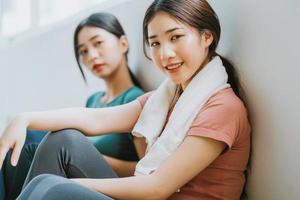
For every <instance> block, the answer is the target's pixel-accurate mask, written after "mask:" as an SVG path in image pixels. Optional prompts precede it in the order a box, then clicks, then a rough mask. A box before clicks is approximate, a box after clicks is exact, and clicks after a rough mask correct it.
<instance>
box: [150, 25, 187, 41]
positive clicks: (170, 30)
mask: <svg viewBox="0 0 300 200" xmlns="http://www.w3.org/2000/svg"><path fill="white" fill-rule="evenodd" d="M178 29H183V28H178V27H176V28H171V29H169V30H166V31H165V34H169V33H171V32H173V31H176V30H178ZM156 37H157V35H151V36H149V37H148V40H150V39H154V38H156Z"/></svg>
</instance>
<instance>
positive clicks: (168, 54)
mask: <svg viewBox="0 0 300 200" xmlns="http://www.w3.org/2000/svg"><path fill="white" fill-rule="evenodd" d="M175 56H176V53H175V51H174V49H173V47H172V46H171V45H167V44H166V45H162V47H161V49H160V59H161V61H162V64H163V65H167V64H168V62H169V59H170V58H174V57H175Z"/></svg>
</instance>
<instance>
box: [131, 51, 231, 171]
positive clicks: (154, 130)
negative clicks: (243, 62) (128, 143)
mask: <svg viewBox="0 0 300 200" xmlns="http://www.w3.org/2000/svg"><path fill="white" fill-rule="evenodd" d="M227 80H228V76H227V73H226V70H225V68H224V66H223V64H222V61H221V59H220V58H219V57H218V56H216V57H214V58H213V59H212V60H211V61H210V62H209V63H208V64H207V65H206V66H205V67H204V68H203V69H201V71H200V72H199V73H198V74H197V75H196V76H195V77H194V78H193V80H192V81H191V82H190V83H189V84H188V86H187V88H185V90H184V92H183V93H182V94H181V96H180V98H179V99H178V101H177V103H176V104H175V106H174V109H173V111H172V113H171V115H170V117H169V121H168V123H167V124H166V126H165V128H164V130H163V127H164V124H165V121H166V120H167V119H166V118H167V115H168V110H169V107H170V104H171V101H172V99H173V97H174V95H175V91H176V85H175V84H174V83H173V82H172V81H170V80H168V79H167V80H166V81H164V82H163V83H162V84H161V85H160V86H159V88H158V89H157V90H156V91H155V92H154V93H153V94H152V95H151V97H150V98H149V99H148V101H147V102H146V104H145V105H144V108H143V110H142V112H141V114H140V117H139V119H138V121H137V123H136V125H135V127H134V128H133V131H132V134H133V135H135V136H138V137H145V138H146V141H147V150H146V151H147V153H146V155H145V156H144V158H143V159H141V160H140V161H139V162H138V164H137V166H136V170H135V175H138V174H144V175H146V174H150V173H152V172H153V171H155V170H156V169H157V168H158V167H159V166H160V165H161V164H162V162H163V161H165V160H166V159H167V158H168V157H169V156H170V155H171V154H172V153H173V152H174V151H175V150H176V149H177V148H178V146H179V145H180V144H181V143H182V141H183V140H184V138H185V136H186V134H187V131H188V130H189V128H190V126H191V124H192V122H193V120H194V118H195V117H196V115H197V113H198V112H199V110H200V109H201V108H202V106H203V104H204V103H205V102H206V101H207V99H208V98H209V97H211V96H212V95H213V94H214V93H216V92H218V91H219V90H221V89H224V88H227V87H230V85H229V84H227Z"/></svg>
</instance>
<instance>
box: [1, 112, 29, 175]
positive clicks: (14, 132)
mask: <svg viewBox="0 0 300 200" xmlns="http://www.w3.org/2000/svg"><path fill="white" fill-rule="evenodd" d="M26 129H27V124H26V121H25V119H24V118H23V117H21V116H17V117H15V118H14V119H13V120H12V121H11V122H10V123H9V124H8V126H7V127H6V128H5V130H4V132H3V134H2V136H0V169H1V168H2V164H3V161H4V159H5V156H6V154H7V152H8V150H9V149H12V150H13V152H12V156H11V164H12V165H13V166H16V165H17V163H18V160H19V157H20V153H21V151H22V148H23V145H24V143H25V138H26Z"/></svg>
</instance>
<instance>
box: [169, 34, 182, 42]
mask: <svg viewBox="0 0 300 200" xmlns="http://www.w3.org/2000/svg"><path fill="white" fill-rule="evenodd" d="M180 37H182V35H174V36H172V37H171V41H176V40H178V39H179V38H180Z"/></svg>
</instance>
